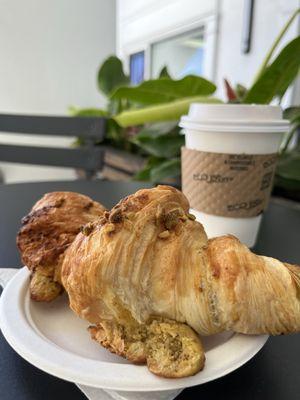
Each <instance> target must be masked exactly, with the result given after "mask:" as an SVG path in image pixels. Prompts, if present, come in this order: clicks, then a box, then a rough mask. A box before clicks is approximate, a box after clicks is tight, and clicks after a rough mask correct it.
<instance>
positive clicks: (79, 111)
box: [69, 107, 108, 117]
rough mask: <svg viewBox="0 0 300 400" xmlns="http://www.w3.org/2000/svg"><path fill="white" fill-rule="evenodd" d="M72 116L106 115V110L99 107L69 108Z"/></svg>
mask: <svg viewBox="0 0 300 400" xmlns="http://www.w3.org/2000/svg"><path fill="white" fill-rule="evenodd" d="M69 111H70V113H71V115H72V116H73V117H106V116H107V115H108V113H107V111H106V110H102V109H101V108H75V107H72V108H71V107H70V109H69Z"/></svg>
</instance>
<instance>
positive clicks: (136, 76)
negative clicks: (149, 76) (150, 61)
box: [130, 51, 145, 85]
mask: <svg viewBox="0 0 300 400" xmlns="http://www.w3.org/2000/svg"><path fill="white" fill-rule="evenodd" d="M144 69H145V52H144V51H140V52H139V53H135V54H131V56H130V81H131V83H132V84H133V85H138V84H139V83H140V82H142V81H143V80H144Z"/></svg>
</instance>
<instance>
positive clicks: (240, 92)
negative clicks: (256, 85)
mask: <svg viewBox="0 0 300 400" xmlns="http://www.w3.org/2000/svg"><path fill="white" fill-rule="evenodd" d="M235 93H236V94H237V97H238V99H239V101H243V99H244V97H245V96H246V94H247V88H246V87H245V86H244V85H241V84H240V83H237V84H236V86H235Z"/></svg>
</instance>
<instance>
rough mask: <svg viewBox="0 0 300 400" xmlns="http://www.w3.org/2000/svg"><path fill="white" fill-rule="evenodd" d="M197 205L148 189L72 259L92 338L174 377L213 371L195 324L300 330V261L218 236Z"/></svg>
mask: <svg viewBox="0 0 300 400" xmlns="http://www.w3.org/2000/svg"><path fill="white" fill-rule="evenodd" d="M188 210H189V203H188V201H187V199H186V198H185V196H184V195H183V194H182V193H181V192H179V191H178V190H176V189H174V188H171V187H168V186H158V187H156V188H154V189H148V190H140V191H138V192H137V193H135V194H133V195H131V196H129V197H126V198H125V199H124V200H122V201H121V202H120V203H119V204H117V205H116V206H115V207H114V208H113V209H112V210H111V212H110V213H106V215H105V216H104V217H102V218H101V219H99V220H98V221H96V222H94V223H92V224H90V225H88V226H86V227H85V229H84V230H83V232H82V233H79V234H78V235H77V237H76V238H75V240H74V242H73V243H72V244H71V245H70V247H69V248H68V249H67V251H66V253H65V256H64V260H63V265H62V283H63V285H64V287H65V289H66V291H67V292H68V295H69V299H70V306H71V308H72V309H73V310H74V311H75V313H77V314H78V315H79V316H81V317H82V318H84V319H86V320H88V321H89V322H90V323H91V324H93V326H92V327H91V328H90V332H91V335H92V337H93V338H94V339H95V340H97V341H98V342H99V343H101V344H102V345H104V346H105V347H107V348H108V349H109V350H111V351H112V352H115V353H117V354H120V355H122V356H124V357H127V358H128V359H129V360H131V361H134V362H147V364H148V367H149V369H150V370H151V371H152V372H154V373H157V374H159V375H162V376H168V377H179V376H187V375H191V374H194V373H196V372H197V371H199V370H200V369H201V368H203V365H204V354H203V349H202V347H201V343H200V341H199V339H198V337H197V336H196V335H195V334H194V331H196V332H197V333H199V334H200V335H211V334H214V333H218V332H222V331H226V330H233V331H235V332H241V333H248V334H262V333H269V334H273V335H276V334H281V333H288V332H297V331H300V269H299V267H297V266H293V265H289V264H284V263H282V262H280V261H278V260H275V259H273V258H268V257H263V256H258V255H255V254H253V253H252V252H251V251H250V250H249V249H248V248H247V247H246V246H244V245H243V244H242V243H240V242H239V240H238V239H236V238H235V237H233V236H222V237H219V238H215V239H211V240H208V239H207V236H206V234H205V231H204V229H203V227H202V225H201V224H200V223H199V222H196V221H195V220H194V219H195V218H194V217H193V216H192V215H190V214H189V213H188ZM174 324H175V325H174ZM191 328H192V329H191ZM195 355H197V357H195Z"/></svg>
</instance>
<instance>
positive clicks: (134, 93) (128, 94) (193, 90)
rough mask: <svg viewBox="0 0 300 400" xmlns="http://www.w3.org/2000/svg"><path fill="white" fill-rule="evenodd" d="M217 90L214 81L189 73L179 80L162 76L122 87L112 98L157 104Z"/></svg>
mask: <svg viewBox="0 0 300 400" xmlns="http://www.w3.org/2000/svg"><path fill="white" fill-rule="evenodd" d="M215 90H216V86H215V85H214V84H213V83H212V82H209V81H208V80H206V79H204V78H201V77H199V76H193V75H189V76H186V77H185V78H183V79H180V80H178V81H175V80H172V79H166V78H160V79H152V80H149V81H145V82H143V83H141V84H140V85H139V86H135V87H120V88H118V89H117V90H116V91H115V92H114V93H113V94H112V96H111V98H112V99H124V98H125V99H127V100H131V101H133V102H136V103H140V104H157V103H165V102H170V101H172V100H176V99H181V98H183V97H191V96H199V95H201V96H208V95H211V94H212V93H214V91H215Z"/></svg>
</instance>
